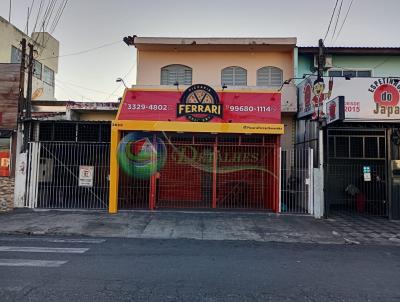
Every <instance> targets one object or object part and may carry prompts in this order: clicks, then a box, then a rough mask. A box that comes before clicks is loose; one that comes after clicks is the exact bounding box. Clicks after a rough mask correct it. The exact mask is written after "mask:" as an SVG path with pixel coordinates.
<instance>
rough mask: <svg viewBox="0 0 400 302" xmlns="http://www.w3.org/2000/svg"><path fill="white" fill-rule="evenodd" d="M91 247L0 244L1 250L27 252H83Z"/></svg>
mask: <svg viewBox="0 0 400 302" xmlns="http://www.w3.org/2000/svg"><path fill="white" fill-rule="evenodd" d="M88 250H89V248H72V247H71V248H64V247H41V246H0V252H27V253H67V254H83V253H85V252H87V251H88Z"/></svg>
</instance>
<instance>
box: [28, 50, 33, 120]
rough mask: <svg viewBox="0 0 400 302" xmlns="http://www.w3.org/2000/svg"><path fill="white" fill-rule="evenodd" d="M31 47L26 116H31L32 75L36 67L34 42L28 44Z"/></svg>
mask: <svg viewBox="0 0 400 302" xmlns="http://www.w3.org/2000/svg"><path fill="white" fill-rule="evenodd" d="M28 47H29V63H28V87H27V89H26V106H27V108H26V117H27V119H30V118H31V108H32V75H33V69H34V61H33V44H30V43H29V44H28Z"/></svg>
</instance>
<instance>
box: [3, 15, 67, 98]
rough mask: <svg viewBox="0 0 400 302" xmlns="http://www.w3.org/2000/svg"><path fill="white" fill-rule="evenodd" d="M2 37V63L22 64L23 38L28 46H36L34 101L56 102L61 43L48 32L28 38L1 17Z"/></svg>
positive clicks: (33, 80) (34, 34) (33, 81)
mask: <svg viewBox="0 0 400 302" xmlns="http://www.w3.org/2000/svg"><path fill="white" fill-rule="evenodd" d="M0 37H1V43H0V63H20V62H21V44H20V43H21V40H22V38H25V39H26V40H27V44H28V43H31V44H33V45H34V49H35V50H36V52H35V55H34V60H35V61H34V72H33V77H32V100H54V99H55V97H54V78H55V75H56V74H57V72H58V55H59V42H58V41H57V40H56V39H55V38H54V37H52V36H51V35H50V34H49V33H47V32H34V33H32V36H28V35H27V34H26V33H24V32H22V31H21V30H19V29H18V28H17V27H15V26H14V25H12V24H11V23H9V22H8V21H7V20H6V19H4V18H2V17H0ZM27 55H28V47H27ZM25 83H26V81H25ZM26 88H27V85H25V91H26Z"/></svg>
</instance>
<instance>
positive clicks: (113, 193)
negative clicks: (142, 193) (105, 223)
mask: <svg viewBox="0 0 400 302" xmlns="http://www.w3.org/2000/svg"><path fill="white" fill-rule="evenodd" d="M120 138H121V132H120V130H119V129H118V128H117V127H112V128H111V146H110V148H111V150H110V197H109V204H108V212H109V213H110V214H115V213H117V211H118V181H119V163H118V158H117V154H118V143H119V141H120Z"/></svg>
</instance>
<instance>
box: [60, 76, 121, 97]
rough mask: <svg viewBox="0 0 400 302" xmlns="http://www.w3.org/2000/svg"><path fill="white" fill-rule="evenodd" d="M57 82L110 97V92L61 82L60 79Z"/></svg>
mask: <svg viewBox="0 0 400 302" xmlns="http://www.w3.org/2000/svg"><path fill="white" fill-rule="evenodd" d="M55 80H56V82H60V83H62V84H64V85H71V86H75V87H78V88H81V89H85V90H89V91H93V92H97V93H101V94H104V95H109V94H110V92H105V91H101V90H97V89H93V88H89V87H85V86H82V85H78V84H74V83H70V82H66V81H64V80H60V79H59V78H56V79H55ZM114 96H118V95H116V94H114Z"/></svg>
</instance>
